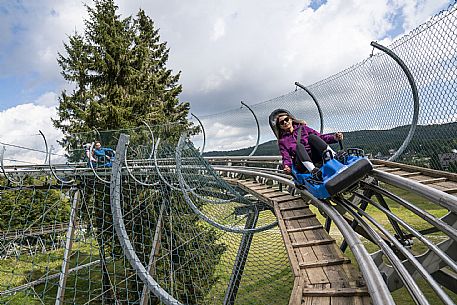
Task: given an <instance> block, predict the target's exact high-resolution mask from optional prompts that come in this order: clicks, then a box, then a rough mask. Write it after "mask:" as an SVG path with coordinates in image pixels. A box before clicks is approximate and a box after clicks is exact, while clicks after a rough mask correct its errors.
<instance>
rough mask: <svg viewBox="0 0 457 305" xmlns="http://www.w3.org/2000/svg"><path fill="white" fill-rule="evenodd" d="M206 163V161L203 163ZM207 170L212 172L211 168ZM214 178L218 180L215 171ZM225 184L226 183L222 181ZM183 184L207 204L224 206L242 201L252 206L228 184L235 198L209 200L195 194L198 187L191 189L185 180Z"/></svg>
mask: <svg viewBox="0 0 457 305" xmlns="http://www.w3.org/2000/svg"><path fill="white" fill-rule="evenodd" d="M203 162H205V161H203ZM208 166H209V165H208ZM206 170H208V172H211V171H210V168H206ZM211 174H212V176H213V177H214V178H216V179H217V178H218V177H217V175H216V173H215V172H214V171H213V172H212V173H211ZM222 181H223V182H224V183H225V181H224V180H222ZM183 182H184V185H185V187H186V189H187V190H188V191H189V192H190V193H191V194H192V195H193V196H195V197H196V198H198V199H200V200H203V201H206V202H209V203H211V204H222V203H228V202H232V201H235V200H237V199H238V200H240V201H244V202H245V203H247V204H251V202H249V201H247V200H246V198H244V197H243V196H241V195H240V194H238V192H236V191H234V190H233V189H232V187H231V186H230V185H228V184H227V189H229V191H230V193H232V194H231V195H232V196H233V197H232V198H229V199H208V198H206V197H203V196H201V195H200V194H198V193H197V192H195V190H196V189H197V187H195V188H191V187H190V186H189V184H188V183H187V182H186V181H185V180H184V179H183Z"/></svg>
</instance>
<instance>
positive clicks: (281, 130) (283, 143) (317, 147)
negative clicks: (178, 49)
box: [270, 109, 343, 180]
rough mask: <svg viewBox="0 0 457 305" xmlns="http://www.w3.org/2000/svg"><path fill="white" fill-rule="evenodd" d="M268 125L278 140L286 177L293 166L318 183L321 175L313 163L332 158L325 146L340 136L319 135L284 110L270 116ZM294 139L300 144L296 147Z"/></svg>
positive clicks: (274, 112) (341, 138) (338, 133)
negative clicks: (311, 176) (307, 173)
mask: <svg viewBox="0 0 457 305" xmlns="http://www.w3.org/2000/svg"><path fill="white" fill-rule="evenodd" d="M270 126H271V127H272V129H273V131H274V133H275V135H276V137H277V138H278V145H279V151H280V153H281V156H282V164H283V168H284V172H285V173H287V174H290V173H291V172H292V164H294V165H295V167H296V169H297V170H298V171H300V172H310V173H311V174H312V175H313V178H314V179H316V180H322V172H321V171H320V170H319V168H317V167H316V165H315V164H321V163H322V161H323V159H324V160H325V159H329V158H331V157H333V156H335V155H336V153H335V152H334V151H333V150H332V149H331V148H330V146H328V144H333V143H337V142H338V141H341V140H343V133H341V132H337V133H334V134H320V133H319V132H317V131H316V130H314V129H312V128H311V127H309V126H308V125H306V122H305V121H302V120H297V119H296V118H295V117H294V116H292V115H291V114H290V113H289V111H287V110H284V109H276V110H275V111H273V112H272V113H271V114H270ZM298 137H300V142H301V143H302V144H303V145H297V138H298ZM330 154H331V156H330Z"/></svg>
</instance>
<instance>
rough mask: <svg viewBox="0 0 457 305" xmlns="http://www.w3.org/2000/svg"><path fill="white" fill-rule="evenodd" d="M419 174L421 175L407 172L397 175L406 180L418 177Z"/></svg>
mask: <svg viewBox="0 0 457 305" xmlns="http://www.w3.org/2000/svg"><path fill="white" fill-rule="evenodd" d="M421 174H422V173H421V172H409V173H405V174H399V175H398V176H400V177H403V178H408V177H412V176H418V175H421Z"/></svg>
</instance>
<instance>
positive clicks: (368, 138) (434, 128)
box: [204, 123, 457, 156]
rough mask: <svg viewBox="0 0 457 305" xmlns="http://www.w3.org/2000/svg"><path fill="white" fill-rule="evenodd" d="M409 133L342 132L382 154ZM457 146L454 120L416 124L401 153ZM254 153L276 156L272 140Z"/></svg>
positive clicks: (350, 141) (348, 142)
mask: <svg viewBox="0 0 457 305" xmlns="http://www.w3.org/2000/svg"><path fill="white" fill-rule="evenodd" d="M408 132H409V126H400V127H396V128H393V129H389V130H360V131H352V132H345V133H344V135H345V140H344V146H345V147H358V148H362V149H364V150H365V152H366V153H372V154H373V155H376V154H378V153H380V155H382V156H387V155H389V150H390V149H398V148H399V147H400V145H401V144H402V143H403V141H404V139H405V138H406V136H407V134H408ZM456 148H457V123H449V124H442V125H426V126H417V128H416V132H415V134H414V137H413V140H412V141H411V143H410V145H409V146H408V148H407V150H406V153H405V154H411V153H413V154H414V155H417V154H419V155H422V156H431V155H432V154H433V153H435V154H436V152H437V151H438V150H439V151H440V152H449V151H451V149H456ZM252 149H253V146H251V147H248V148H243V149H238V150H231V151H211V152H205V153H204V155H205V156H247V155H249V154H250V152H251V151H252ZM254 155H255V156H271V155H279V150H278V144H277V141H276V140H272V141H269V142H265V143H262V144H260V145H259V147H258V148H257V151H256V152H255V154H254Z"/></svg>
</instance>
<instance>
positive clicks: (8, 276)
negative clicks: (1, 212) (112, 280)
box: [0, 188, 457, 305]
mask: <svg viewBox="0 0 457 305" xmlns="http://www.w3.org/2000/svg"><path fill="white" fill-rule="evenodd" d="M391 190H392V191H394V192H395V193H397V194H399V195H401V196H402V197H403V198H405V199H407V200H409V201H410V202H413V203H415V204H416V205H417V206H419V207H421V208H423V209H425V210H427V211H428V212H430V213H431V214H433V215H435V216H437V217H440V216H443V215H444V214H445V213H446V211H445V210H444V209H441V208H440V207H438V206H436V205H434V204H431V203H430V202H428V201H426V200H424V199H422V198H420V197H417V196H414V195H412V194H409V193H407V192H405V191H403V190H399V189H393V188H391ZM388 204H389V207H390V208H391V210H392V211H393V212H394V213H395V214H396V215H398V216H400V217H401V218H403V219H407V220H408V222H409V223H410V224H412V225H413V226H414V227H415V228H416V229H424V228H428V227H429V225H428V224H427V223H426V222H425V221H424V220H423V219H421V218H419V217H417V216H415V215H414V214H413V213H412V212H409V211H408V210H406V209H405V208H403V207H402V206H400V205H398V204H396V203H393V202H392V201H389V200H388ZM367 210H368V211H369V213H370V214H371V215H373V216H374V217H375V218H376V219H377V220H378V221H380V222H381V223H383V224H385V225H386V227H388V228H389V227H390V226H389V225H388V220H387V218H386V217H385V216H384V215H383V214H382V213H381V212H379V211H377V210H376V209H375V208H373V207H371V206H369V207H368V209H367ZM315 212H316V213H317V214H318V216H319V218H320V220H321V221H323V218H322V216H320V215H319V212H318V211H317V210H315ZM268 213H269V212H263V213H262V214H263V215H262V217H261V219H260V220H259V222H261V223H267V222H269V221H270V220H271V217H272V216H271V214H268ZM391 231H393V230H391ZM331 235H332V236H333V237H334V238H336V239H337V240H339V241H341V240H342V238H341V235H340V233H339V232H338V230H337V229H336V228H335V226H332V231H331ZM429 238H430V239H431V240H433V241H434V242H439V241H442V240H444V239H445V236H443V235H442V234H441V233H435V234H432V235H431V236H429ZM239 241H240V236H239V235H237V234H234V233H227V234H223V235H221V237H220V239H219V242H221V243H224V244H226V245H227V251H226V253H225V254H224V255H223V256H222V258H221V261H220V263H219V265H218V267H217V270H216V272H217V275H218V276H219V281H218V283H217V284H216V285H215V286H214V287H213V289H212V290H211V291H210V292H209V294H208V296H207V298H206V301H207V303H210V304H218V303H220V302H221V300H222V299H223V296H224V293H225V289H226V285H227V282H228V280H229V278H230V274H231V268H232V266H233V260H234V256H235V255H236V252H237V250H238V245H239ZM365 245H366V247H367V248H368V250H369V251H370V252H373V251H376V250H377V247H376V246H375V245H373V244H371V243H370V242H368V241H365ZM74 247H75V248H74V249H75V252H74V254H73V256H72V265H74V264H75V263H76V260H78V261H79V264H83V263H85V262H88V259H89V257H90V256H91V255H92V256H94V257H97V256H98V255H97V252H96V248H95V247H94V246H89V245H88V244H86V245H83V244H79V243H76V244H75V246H74ZM412 251H413V252H414V253H416V254H417V253H423V252H424V251H425V247H424V246H423V245H422V244H421V243H420V242H418V241H417V240H414V245H413V247H412ZM62 252H63V250H56V251H53V252H48V254H50V255H39V256H37V257H35V258H34V259H33V261H30V259H29V258H27V256H21V259H20V261H19V262H18V261H16V260H15V259H4V260H0V287H2V290H3V289H4V287H5V286H10V287H12V286H16V285H18V284H21V283H25V282H26V280H27V278H26V276H25V274H27V273H28V272H29V271H30V270H34V273H33V279H35V278H39V277H40V276H42V275H43V274H45V273H46V272H49V273H50V274H54V273H55V272H58V270H59V269H60V264H61V258H62ZM346 254H347V255H348V256H349V257H350V258H351V259H352V261H353V262H355V260H354V257H353V255H352V253H351V252H350V251H349V250H348V251H347V252H346ZM83 261H84V262H83ZM13 271H14V276H12V274H13ZM51 283H52V285H47V286H45V285H40V286H37V287H36V292H37V293H38V294H41V293H42V292H45V294H46V295H47V297H46V298H45V303H46V304H53V303H54V302H53V300H54V297H55V294H56V286H55V284H56V281H55V280H54V281H52V282H51ZM418 283H419V285H420V286H421V288H423V289H424V292H425V294H426V296H427V297H428V298H429V299H430V301H431V304H440V301H439V300H438V298H437V297H436V296H435V295H434V293H433V291H432V290H431V288H430V287H428V285H427V284H426V283H424V281H423V280H418ZM292 285H293V276H292V272H291V271H290V267H289V264H288V260H287V257H286V256H285V249H284V245H283V242H282V238H281V236H280V234H279V232H278V231H277V230H270V231H268V232H265V233H260V234H256V235H255V237H254V239H253V242H252V246H251V251H250V253H249V256H248V261H247V264H246V268H245V273H244V277H243V280H242V282H241V285H240V289H239V292H238V297H237V301H236V304H249V305H254V304H255V305H259V304H287V303H288V300H289V297H290V293H291V290H292ZM67 287H72V288H74V289H76V290H77V291H78V294H77V297H76V299H73V297H74V294H73V291H72V292H71V293H70V292H69V293H67V297H68V299H73V300H74V301H75V303H76V304H81V303H85V302H86V301H87V300H88V297H90V298H92V297H94V296H96V295H97V291H100V290H99V289H100V272H99V270H98V265H97V266H93V267H92V268H91V269H90V273H89V271H81V272H79V273H78V277H74V276H70V278H69V280H68V283H67ZM89 291H91V292H89ZM78 295H80V297H78ZM89 295H90V296H89ZM450 295H451V297H452V298H453V299H454V301H456V303H457V296H456V295H455V294H453V293H450ZM393 296H394V299H395V301H396V302H397V304H405V305H409V304H414V302H413V301H412V300H411V298H410V297H409V295H408V293H407V292H406V290H405V288H402V289H399V290H397V291H395V292H393ZM68 299H67V300H68ZM6 302H8V304H18V305H19V304H21V305H22V304H41V303H40V302H39V301H38V300H37V299H36V298H35V297H34V296H33V293H32V292H31V291H30V290H28V291H27V292H20V293H17V294H15V295H14V296H9V297H2V298H0V303H6ZM95 303H96V301H95Z"/></svg>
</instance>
